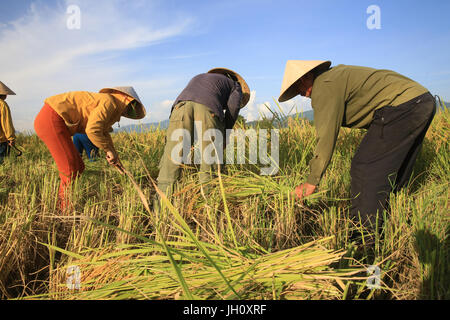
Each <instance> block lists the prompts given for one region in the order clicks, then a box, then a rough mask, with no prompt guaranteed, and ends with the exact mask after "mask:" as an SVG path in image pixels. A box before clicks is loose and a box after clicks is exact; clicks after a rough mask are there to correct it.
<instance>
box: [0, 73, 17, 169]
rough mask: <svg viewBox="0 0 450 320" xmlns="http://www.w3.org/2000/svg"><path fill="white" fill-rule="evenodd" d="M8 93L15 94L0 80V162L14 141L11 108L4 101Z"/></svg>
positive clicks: (7, 153) (14, 132)
mask: <svg viewBox="0 0 450 320" xmlns="http://www.w3.org/2000/svg"><path fill="white" fill-rule="evenodd" d="M9 95H16V94H15V93H14V92H13V91H12V90H11V89H10V88H8V87H7V86H6V85H5V84H3V82H1V81H0V163H2V162H3V159H4V158H5V157H7V156H8V155H9V153H10V150H11V147H13V146H14V145H15V141H16V135H15V134H16V131H15V130H14V125H13V121H12V117H11V110H10V109H9V106H8V104H7V103H6V101H5V100H6V97H7V96H9Z"/></svg>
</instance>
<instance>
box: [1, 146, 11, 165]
mask: <svg viewBox="0 0 450 320" xmlns="http://www.w3.org/2000/svg"><path fill="white" fill-rule="evenodd" d="M10 152H11V147H10V146H9V144H8V142H1V143H0V163H2V162H3V159H4V158H5V157H7V156H9V154H10Z"/></svg>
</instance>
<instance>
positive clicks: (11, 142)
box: [8, 140, 16, 147]
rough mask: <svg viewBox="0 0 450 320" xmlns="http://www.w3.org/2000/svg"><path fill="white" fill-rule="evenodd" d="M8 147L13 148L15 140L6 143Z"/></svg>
mask: <svg viewBox="0 0 450 320" xmlns="http://www.w3.org/2000/svg"><path fill="white" fill-rule="evenodd" d="M8 145H9V146H10V147H14V146H15V145H16V141H15V140H10V141H8Z"/></svg>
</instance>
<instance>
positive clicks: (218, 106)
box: [158, 68, 250, 194]
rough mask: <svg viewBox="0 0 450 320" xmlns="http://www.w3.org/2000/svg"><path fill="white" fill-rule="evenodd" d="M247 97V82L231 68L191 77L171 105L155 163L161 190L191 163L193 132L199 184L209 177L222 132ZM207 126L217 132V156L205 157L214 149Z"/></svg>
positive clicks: (222, 140)
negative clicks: (164, 137)
mask: <svg viewBox="0 0 450 320" xmlns="http://www.w3.org/2000/svg"><path fill="white" fill-rule="evenodd" d="M249 99H250V89H249V87H248V85H247V83H246V82H245V80H244V79H243V78H242V77H241V76H240V75H239V74H238V73H236V72H234V71H232V70H229V69H225V68H215V69H212V70H210V71H209V72H207V73H202V74H199V75H197V76H195V77H194V78H192V79H191V81H190V82H189V83H188V85H187V86H186V88H185V89H184V90H183V91H182V92H181V93H180V95H179V96H178V97H177V98H176V99H175V102H174V104H173V106H172V111H171V115H170V123H169V128H168V129H167V138H166V146H165V148H164V154H163V156H162V158H161V161H160V165H159V169H160V171H159V175H158V188H159V189H160V190H161V191H162V192H164V193H166V194H169V193H170V192H171V191H172V188H173V186H174V184H175V182H176V181H177V179H178V177H179V174H180V170H181V166H182V165H185V164H191V163H192V162H191V158H190V156H191V155H190V152H189V151H190V150H191V146H192V145H193V143H194V138H195V136H196V135H197V136H198V140H199V144H200V148H199V149H200V152H201V154H200V157H198V158H199V159H198V158H197V161H198V163H196V162H195V161H196V159H195V157H194V163H195V164H200V173H199V180H200V183H202V184H204V183H206V182H208V181H209V180H210V179H211V177H212V175H213V174H214V172H215V171H216V168H217V163H220V161H218V160H220V152H223V142H225V141H224V140H225V131H226V129H231V128H233V126H234V124H235V122H236V120H237V118H238V115H239V111H240V110H241V109H242V108H243V107H245V105H246V104H247V103H248V101H249ZM211 129H212V131H214V130H215V131H216V132H217V133H218V134H217V135H216V136H214V141H215V148H217V149H221V150H218V151H219V153H217V157H214V156H212V157H210V158H211V159H206V158H205V155H209V152H208V150H209V151H211V150H213V149H214V148H211V143H212V142H213V139H212V137H210V138H208V136H207V134H208V132H211ZM180 141H181V142H180ZM219 142H222V144H221V143H219ZM205 150H207V151H205ZM214 153H215V151H214V152H211V154H214ZM222 155H223V154H222Z"/></svg>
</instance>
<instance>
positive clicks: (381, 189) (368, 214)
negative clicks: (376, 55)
mask: <svg viewBox="0 0 450 320" xmlns="http://www.w3.org/2000/svg"><path fill="white" fill-rule="evenodd" d="M330 66H331V62H330V61H302V60H290V61H288V62H287V65H286V71H285V75H284V79H283V84H282V89H281V94H280V97H279V99H278V100H279V101H280V102H283V101H286V100H289V99H291V98H293V97H295V96H296V95H298V94H300V95H302V96H304V97H310V98H311V104H312V107H313V110H314V125H315V127H316V133H317V145H316V149H315V152H314V156H313V158H312V160H311V162H310V164H309V165H310V173H309V176H308V178H307V179H306V182H305V183H303V184H302V185H300V186H298V187H297V188H296V189H295V193H296V195H297V197H298V198H299V199H300V200H301V199H302V198H304V197H306V196H309V195H311V194H312V193H314V192H315V191H316V189H317V187H318V185H319V182H320V180H321V178H322V176H323V174H324V173H325V170H326V169H327V166H328V164H329V163H330V160H331V157H332V155H333V151H334V148H335V145H336V140H337V137H338V134H339V129H340V127H341V126H343V127H348V128H364V129H368V131H367V133H366V135H365V137H364V138H363V140H362V142H361V144H360V146H359V148H358V150H357V151H356V154H355V155H354V157H353V160H352V165H351V170H350V174H351V178H352V181H351V194H352V207H351V209H350V213H351V216H352V217H354V218H357V219H359V218H361V222H362V223H363V224H364V225H365V226H366V227H368V228H372V230H373V227H374V226H375V222H376V217H377V214H379V217H380V216H381V213H382V212H383V210H385V209H387V208H388V199H389V193H390V192H391V191H394V192H396V191H397V190H399V189H400V188H402V187H403V186H405V185H406V184H407V183H408V181H409V179H410V177H411V174H412V169H413V165H414V162H415V160H416V158H417V154H418V153H419V151H420V148H421V145H422V142H423V139H424V137H425V133H426V132H427V130H428V128H429V126H430V124H431V121H432V120H433V117H434V114H435V112H436V108H435V100H434V98H433V96H432V95H431V94H430V93H429V92H428V90H427V89H426V88H424V87H423V86H421V85H420V84H418V83H417V82H415V81H413V80H411V79H409V78H407V77H405V76H403V75H401V74H398V73H396V72H394V71H390V70H377V69H372V68H367V67H358V66H349V65H338V66H335V67H333V68H330Z"/></svg>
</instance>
